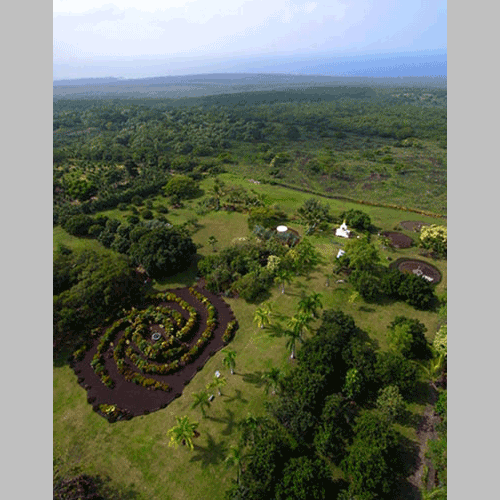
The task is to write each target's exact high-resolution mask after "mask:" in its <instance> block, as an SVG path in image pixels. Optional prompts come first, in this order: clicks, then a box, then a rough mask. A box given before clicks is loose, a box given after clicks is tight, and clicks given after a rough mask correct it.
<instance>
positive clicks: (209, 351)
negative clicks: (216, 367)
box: [73, 288, 237, 421]
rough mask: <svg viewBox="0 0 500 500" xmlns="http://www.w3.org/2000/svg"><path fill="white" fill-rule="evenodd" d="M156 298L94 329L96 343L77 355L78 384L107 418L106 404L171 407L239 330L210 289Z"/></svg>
mask: <svg viewBox="0 0 500 500" xmlns="http://www.w3.org/2000/svg"><path fill="white" fill-rule="evenodd" d="M152 302H153V303H152V304H150V305H149V306H148V307H147V308H145V309H143V310H137V309H135V308H132V310H130V311H128V312H126V313H125V315H124V316H123V317H122V318H120V319H119V320H117V321H115V322H114V323H113V324H112V325H111V326H109V327H108V328H106V329H104V330H100V331H99V330H94V331H93V332H92V334H93V336H94V339H95V340H94V341H93V343H90V342H88V343H87V344H86V345H83V346H81V347H80V348H79V349H78V350H77V351H75V353H74V358H73V367H74V369H75V372H76V373H78V374H79V379H78V382H79V383H80V384H81V385H82V386H83V387H84V388H85V389H87V391H88V400H89V401H92V403H94V409H95V410H96V408H97V409H99V410H96V411H97V412H98V413H99V414H100V415H102V416H105V417H106V418H107V416H108V413H106V412H104V411H103V408H105V407H106V408H108V407H109V408H111V407H116V408H120V409H121V410H123V412H125V413H126V414H127V415H132V416H135V415H140V414H145V413H149V412H151V411H155V410H158V409H160V408H163V407H165V406H166V405H167V404H168V403H169V402H170V401H172V400H173V399H174V398H175V397H178V396H179V395H180V393H181V392H182V389H183V388H184V386H185V385H186V384H187V383H188V382H189V381H190V380H191V378H192V377H193V376H194V375H195V374H196V372H197V371H199V370H200V369H201V367H202V366H203V365H204V364H205V362H206V361H207V360H208V358H209V357H210V356H211V355H213V354H214V353H215V352H216V351H217V350H219V349H221V348H222V347H223V346H224V345H225V343H227V342H228V341H229V340H230V339H231V338H232V335H233V333H234V331H235V330H236V328H237V323H236V321H235V318H234V314H233V313H232V311H231V309H230V308H229V306H228V305H227V304H226V303H225V302H224V301H223V300H222V299H221V298H220V297H217V296H215V295H213V294H211V293H210V292H208V291H206V290H203V293H202V292H201V291H200V290H197V289H195V288H189V289H187V288H184V289H180V290H175V293H174V292H163V293H159V294H157V295H156V296H154V297H153V299H152ZM96 337H97V338H96ZM157 337H158V338H157ZM103 405H107V406H103ZM108 420H109V419H108ZM110 421H111V420H110Z"/></svg>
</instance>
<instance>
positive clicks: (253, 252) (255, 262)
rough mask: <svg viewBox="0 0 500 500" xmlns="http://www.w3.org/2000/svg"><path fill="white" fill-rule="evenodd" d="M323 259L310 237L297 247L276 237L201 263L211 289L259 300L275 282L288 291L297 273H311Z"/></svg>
mask: <svg viewBox="0 0 500 500" xmlns="http://www.w3.org/2000/svg"><path fill="white" fill-rule="evenodd" d="M319 261H320V256H319V254H318V253H317V251H316V250H315V249H314V247H313V246H312V244H311V243H310V242H309V241H308V240H307V239H303V240H301V241H300V243H298V244H297V245H296V246H295V247H293V248H288V247H287V246H286V245H283V244H281V243H279V242H278V241H277V240H275V239H269V240H267V241H251V240H246V241H243V242H240V243H238V244H235V245H232V246H230V247H228V248H225V249H224V250H222V251H221V252H218V253H217V254H216V255H209V256H206V257H204V258H203V259H201V260H200V261H199V262H198V271H199V273H200V274H201V275H202V276H203V277H204V278H205V281H206V287H207V289H208V290H210V291H213V292H217V293H218V292H223V293H228V294H238V295H239V296H240V297H242V298H243V299H245V300H246V301H248V302H259V301H262V300H264V299H265V298H266V297H267V296H268V295H269V288H270V287H271V286H272V284H273V283H278V284H279V285H281V287H282V292H283V293H284V287H285V285H286V284H287V283H290V282H291V281H292V279H293V277H294V276H297V275H300V274H307V273H309V272H311V271H312V270H313V269H314V268H315V266H316V265H317V264H318V263H319Z"/></svg>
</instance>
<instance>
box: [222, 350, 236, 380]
mask: <svg viewBox="0 0 500 500" xmlns="http://www.w3.org/2000/svg"><path fill="white" fill-rule="evenodd" d="M225 354H226V355H225V356H224V358H223V359H222V364H223V365H224V366H225V367H226V368H229V370H231V375H234V368H235V366H236V361H235V358H236V353H235V352H234V351H226V353H225Z"/></svg>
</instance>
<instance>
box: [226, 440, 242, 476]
mask: <svg viewBox="0 0 500 500" xmlns="http://www.w3.org/2000/svg"><path fill="white" fill-rule="evenodd" d="M243 458H244V456H243V453H242V450H241V448H240V447H239V446H231V448H230V452H229V455H228V456H227V457H226V459H225V460H224V462H226V467H227V468H229V467H233V466H236V483H237V484H240V476H241V467H242V462H243Z"/></svg>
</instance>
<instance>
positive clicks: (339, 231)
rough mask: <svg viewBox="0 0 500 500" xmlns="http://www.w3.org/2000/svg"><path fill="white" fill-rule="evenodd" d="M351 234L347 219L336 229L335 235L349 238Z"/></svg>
mask: <svg viewBox="0 0 500 500" xmlns="http://www.w3.org/2000/svg"><path fill="white" fill-rule="evenodd" d="M350 234H351V231H349V229H347V224H346V223H345V221H344V222H343V223H342V225H341V226H340V227H339V228H337V229H336V230H335V236H340V237H341V238H349V236H350Z"/></svg>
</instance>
